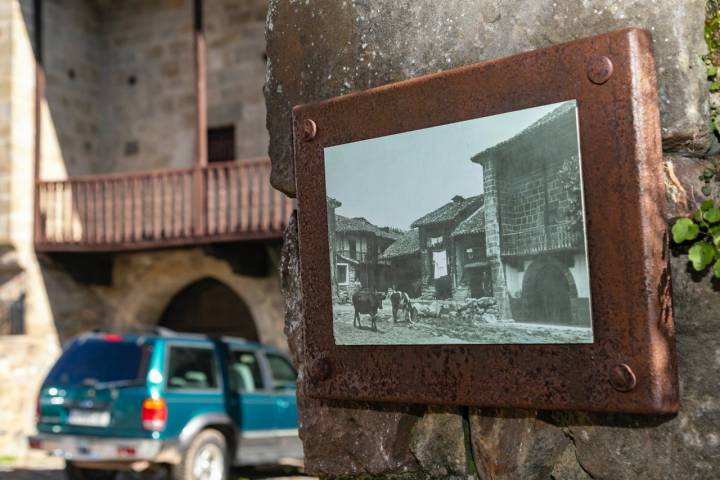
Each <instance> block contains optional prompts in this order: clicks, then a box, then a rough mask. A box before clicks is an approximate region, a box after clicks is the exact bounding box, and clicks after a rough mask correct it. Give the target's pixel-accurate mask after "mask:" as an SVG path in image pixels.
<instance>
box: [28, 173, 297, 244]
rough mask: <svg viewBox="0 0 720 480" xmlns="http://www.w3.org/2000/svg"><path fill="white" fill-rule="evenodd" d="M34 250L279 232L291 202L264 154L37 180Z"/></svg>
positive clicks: (202, 240)
mask: <svg viewBox="0 0 720 480" xmlns="http://www.w3.org/2000/svg"><path fill="white" fill-rule="evenodd" d="M37 188H38V192H37V196H38V200H37V207H36V219H35V221H36V224H35V229H36V230H35V245H36V249H37V250H38V251H121V250H133V249H144V248H155V247H164V246H173V245H187V244H200V243H212V242H216V241H233V240H249V239H271V238H281V237H282V231H283V229H284V228H285V225H286V224H287V222H288V220H289V218H290V215H291V213H292V209H293V208H294V202H293V200H291V199H288V198H287V197H285V195H283V194H282V193H280V192H278V191H276V190H274V189H273V188H272V187H271V186H270V161H269V160H268V159H258V160H246V161H240V162H223V163H213V164H211V165H209V166H207V167H204V168H187V169H168V170H159V171H151V172H131V173H121V174H110V175H97V176H96V175H93V176H82V177H73V178H70V179H68V180H62V181H40V182H38V185H37Z"/></svg>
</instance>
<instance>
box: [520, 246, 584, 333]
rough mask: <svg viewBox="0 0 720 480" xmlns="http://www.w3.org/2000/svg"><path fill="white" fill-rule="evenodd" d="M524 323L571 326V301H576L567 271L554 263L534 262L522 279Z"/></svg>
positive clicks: (571, 281)
mask: <svg viewBox="0 0 720 480" xmlns="http://www.w3.org/2000/svg"><path fill="white" fill-rule="evenodd" d="M522 297H523V310H524V313H525V318H524V321H526V322H532V323H544V324H551V325H573V324H575V323H576V321H575V318H574V317H575V316H574V314H573V300H572V299H573V298H577V289H576V287H575V281H574V280H573V278H572V274H571V273H570V270H569V269H568V268H567V267H566V266H565V265H563V264H562V263H560V262H558V261H556V260H554V259H541V260H536V261H535V262H533V263H532V264H531V265H530V267H529V268H528V270H527V272H526V274H525V278H524V279H523V293H522Z"/></svg>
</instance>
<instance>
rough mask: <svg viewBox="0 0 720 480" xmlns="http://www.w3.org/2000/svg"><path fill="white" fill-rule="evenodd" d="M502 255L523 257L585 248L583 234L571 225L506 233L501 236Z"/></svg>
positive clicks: (549, 226)
mask: <svg viewBox="0 0 720 480" xmlns="http://www.w3.org/2000/svg"><path fill="white" fill-rule="evenodd" d="M500 245H501V246H500V250H501V254H502V255H508V256H522V255H535V254H538V253H545V252H555V251H562V250H579V249H583V248H584V243H583V237H582V232H578V231H577V228H573V227H572V226H571V225H569V224H558V225H548V226H547V227H544V226H543V227H535V228H532V229H529V230H526V231H522V232H516V233H504V234H503V235H502V236H501V242H500Z"/></svg>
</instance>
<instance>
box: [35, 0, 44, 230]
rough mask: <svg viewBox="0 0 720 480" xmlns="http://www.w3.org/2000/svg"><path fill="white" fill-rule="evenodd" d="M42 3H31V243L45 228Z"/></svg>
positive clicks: (38, 1) (38, 0) (36, 1)
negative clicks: (42, 206)
mask: <svg viewBox="0 0 720 480" xmlns="http://www.w3.org/2000/svg"><path fill="white" fill-rule="evenodd" d="M42 5H43V1H42V0H35V1H34V3H33V8H34V10H35V12H34V16H35V18H34V25H33V28H34V29H35V113H34V114H35V118H34V123H35V125H34V127H35V139H34V150H35V151H34V158H33V243H35V244H37V243H38V242H39V241H44V240H45V233H44V232H45V228H44V227H45V226H44V225H43V219H42V216H41V213H40V188H39V184H40V168H41V163H40V160H41V157H42V135H41V134H42V129H41V126H42V101H43V97H44V96H45V72H44V70H43V31H42V30H43V15H42V14H43V8H42Z"/></svg>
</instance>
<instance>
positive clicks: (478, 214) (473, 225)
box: [450, 207, 485, 237]
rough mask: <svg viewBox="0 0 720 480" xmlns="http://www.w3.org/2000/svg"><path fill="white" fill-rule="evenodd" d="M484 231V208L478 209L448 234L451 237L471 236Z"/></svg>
mask: <svg viewBox="0 0 720 480" xmlns="http://www.w3.org/2000/svg"><path fill="white" fill-rule="evenodd" d="M484 231H485V208H483V207H480V208H478V209H477V210H476V211H475V213H473V214H472V215H470V216H469V217H468V218H466V219H465V220H463V221H462V222H460V225H458V226H457V228H456V229H455V230H454V231H453V232H452V234H450V236H451V237H458V236H460V235H472V234H475V233H482V232H484Z"/></svg>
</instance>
